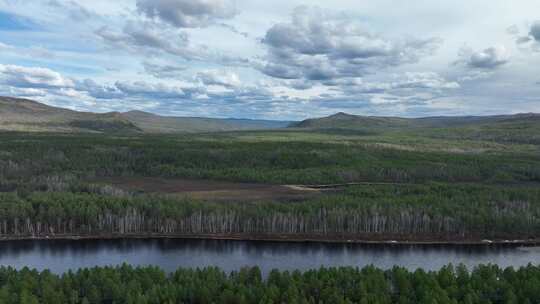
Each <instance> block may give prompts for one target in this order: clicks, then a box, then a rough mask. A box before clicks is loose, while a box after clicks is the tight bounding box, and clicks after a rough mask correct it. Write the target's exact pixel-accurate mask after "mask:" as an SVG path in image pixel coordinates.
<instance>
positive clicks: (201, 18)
mask: <svg viewBox="0 0 540 304" xmlns="http://www.w3.org/2000/svg"><path fill="white" fill-rule="evenodd" d="M137 9H138V11H139V13H141V14H143V15H145V16H146V17H148V18H152V19H159V20H162V21H164V22H167V23H169V24H172V25H174V26H176V27H180V28H195V27H206V26H208V25H210V24H212V23H213V22H215V21H216V20H223V19H230V18H232V17H234V16H235V15H236V14H237V13H238V11H237V9H236V6H235V3H234V1H229V0H137Z"/></svg>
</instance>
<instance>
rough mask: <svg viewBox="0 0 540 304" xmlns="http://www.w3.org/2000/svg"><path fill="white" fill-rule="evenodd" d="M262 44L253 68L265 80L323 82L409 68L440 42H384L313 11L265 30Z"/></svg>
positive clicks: (298, 11)
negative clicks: (260, 55)
mask: <svg viewBox="0 0 540 304" xmlns="http://www.w3.org/2000/svg"><path fill="white" fill-rule="evenodd" d="M262 42H263V44H264V45H265V46H266V47H267V56H266V57H265V58H264V60H263V62H261V63H260V64H259V66H258V67H257V68H258V69H259V70H261V71H262V72H263V73H265V74H266V75H268V76H271V77H276V78H282V79H308V80H328V79H332V78H341V77H358V76H363V75H366V74H370V73H373V72H375V71H376V70H378V69H382V68H386V67H390V66H398V65H402V64H406V63H415V62H417V61H419V60H420V59H421V58H422V57H424V56H428V55H431V54H432V53H433V52H434V51H435V50H436V49H437V48H438V46H439V44H440V39H437V38H430V39H398V40H391V39H386V38H384V37H380V36H378V35H374V34H370V33H368V32H366V31H364V30H363V29H362V27H361V26H360V25H358V24H357V23H354V22H351V21H347V20H339V19H336V18H335V17H333V16H330V15H328V14H326V13H325V12H323V11H322V10H321V9H319V8H307V7H299V8H297V9H296V10H295V11H294V13H293V17H292V21H291V22H290V23H280V24H276V25H274V26H273V27H271V28H270V29H269V30H268V31H267V33H266V35H265V37H264V39H263V40H262Z"/></svg>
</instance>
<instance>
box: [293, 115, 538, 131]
mask: <svg viewBox="0 0 540 304" xmlns="http://www.w3.org/2000/svg"><path fill="white" fill-rule="evenodd" d="M512 123H533V124H534V123H538V124H540V114H534V113H525V114H515V115H495V116H436V117H422V118H401V117H384V116H360V115H351V114H347V113H343V112H340V113H337V114H334V115H330V116H327V117H321V118H312V119H306V120H303V121H300V122H297V123H292V124H291V125H290V127H292V128H304V129H402V128H452V127H468V126H481V125H489V124H499V125H505V124H512Z"/></svg>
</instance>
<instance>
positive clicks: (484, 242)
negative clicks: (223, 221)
mask: <svg viewBox="0 0 540 304" xmlns="http://www.w3.org/2000/svg"><path fill="white" fill-rule="evenodd" d="M113 239H200V240H230V241H254V242H293V243H335V244H366V245H368V244H372V245H426V246H428V245H448V246H453V245H455V246H459V245H467V246H468V245H471V246H489V245H498V246H500V245H507V246H540V238H528V239H474V238H447V239H445V238H431V239H430V238H429V237H424V238H418V239H404V238H395V239H392V238H384V237H381V236H375V237H374V236H371V237H369V238H368V237H364V238H343V237H331V236H322V235H312V236H305V235H245V234H230V235H222V234H157V233H148V234H140V233H137V234H99V235H73V234H56V235H39V236H32V235H25V236H0V242H5V241H19V240H20V241H22V240H73V241H76V240H113Z"/></svg>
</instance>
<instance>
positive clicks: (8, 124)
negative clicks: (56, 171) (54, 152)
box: [0, 97, 290, 133]
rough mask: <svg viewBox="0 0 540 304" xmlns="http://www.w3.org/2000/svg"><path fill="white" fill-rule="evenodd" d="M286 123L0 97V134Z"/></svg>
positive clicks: (205, 128) (203, 129) (181, 129)
mask: <svg viewBox="0 0 540 304" xmlns="http://www.w3.org/2000/svg"><path fill="white" fill-rule="evenodd" d="M289 124H290V122H287V121H270V120H249V119H215V118H199V117H168V116H160V115H156V114H151V113H146V112H142V111H129V112H125V113H119V112H110V113H102V114H101V113H90V112H78V111H73V110H68V109H63V108H57V107H52V106H48V105H45V104H42V103H39V102H36V101H32V100H28V99H19V98H11V97H0V130H4V131H30V132H93V133H195V132H217V131H234V130H263V129H277V128H285V127H287V126H288V125H289Z"/></svg>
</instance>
